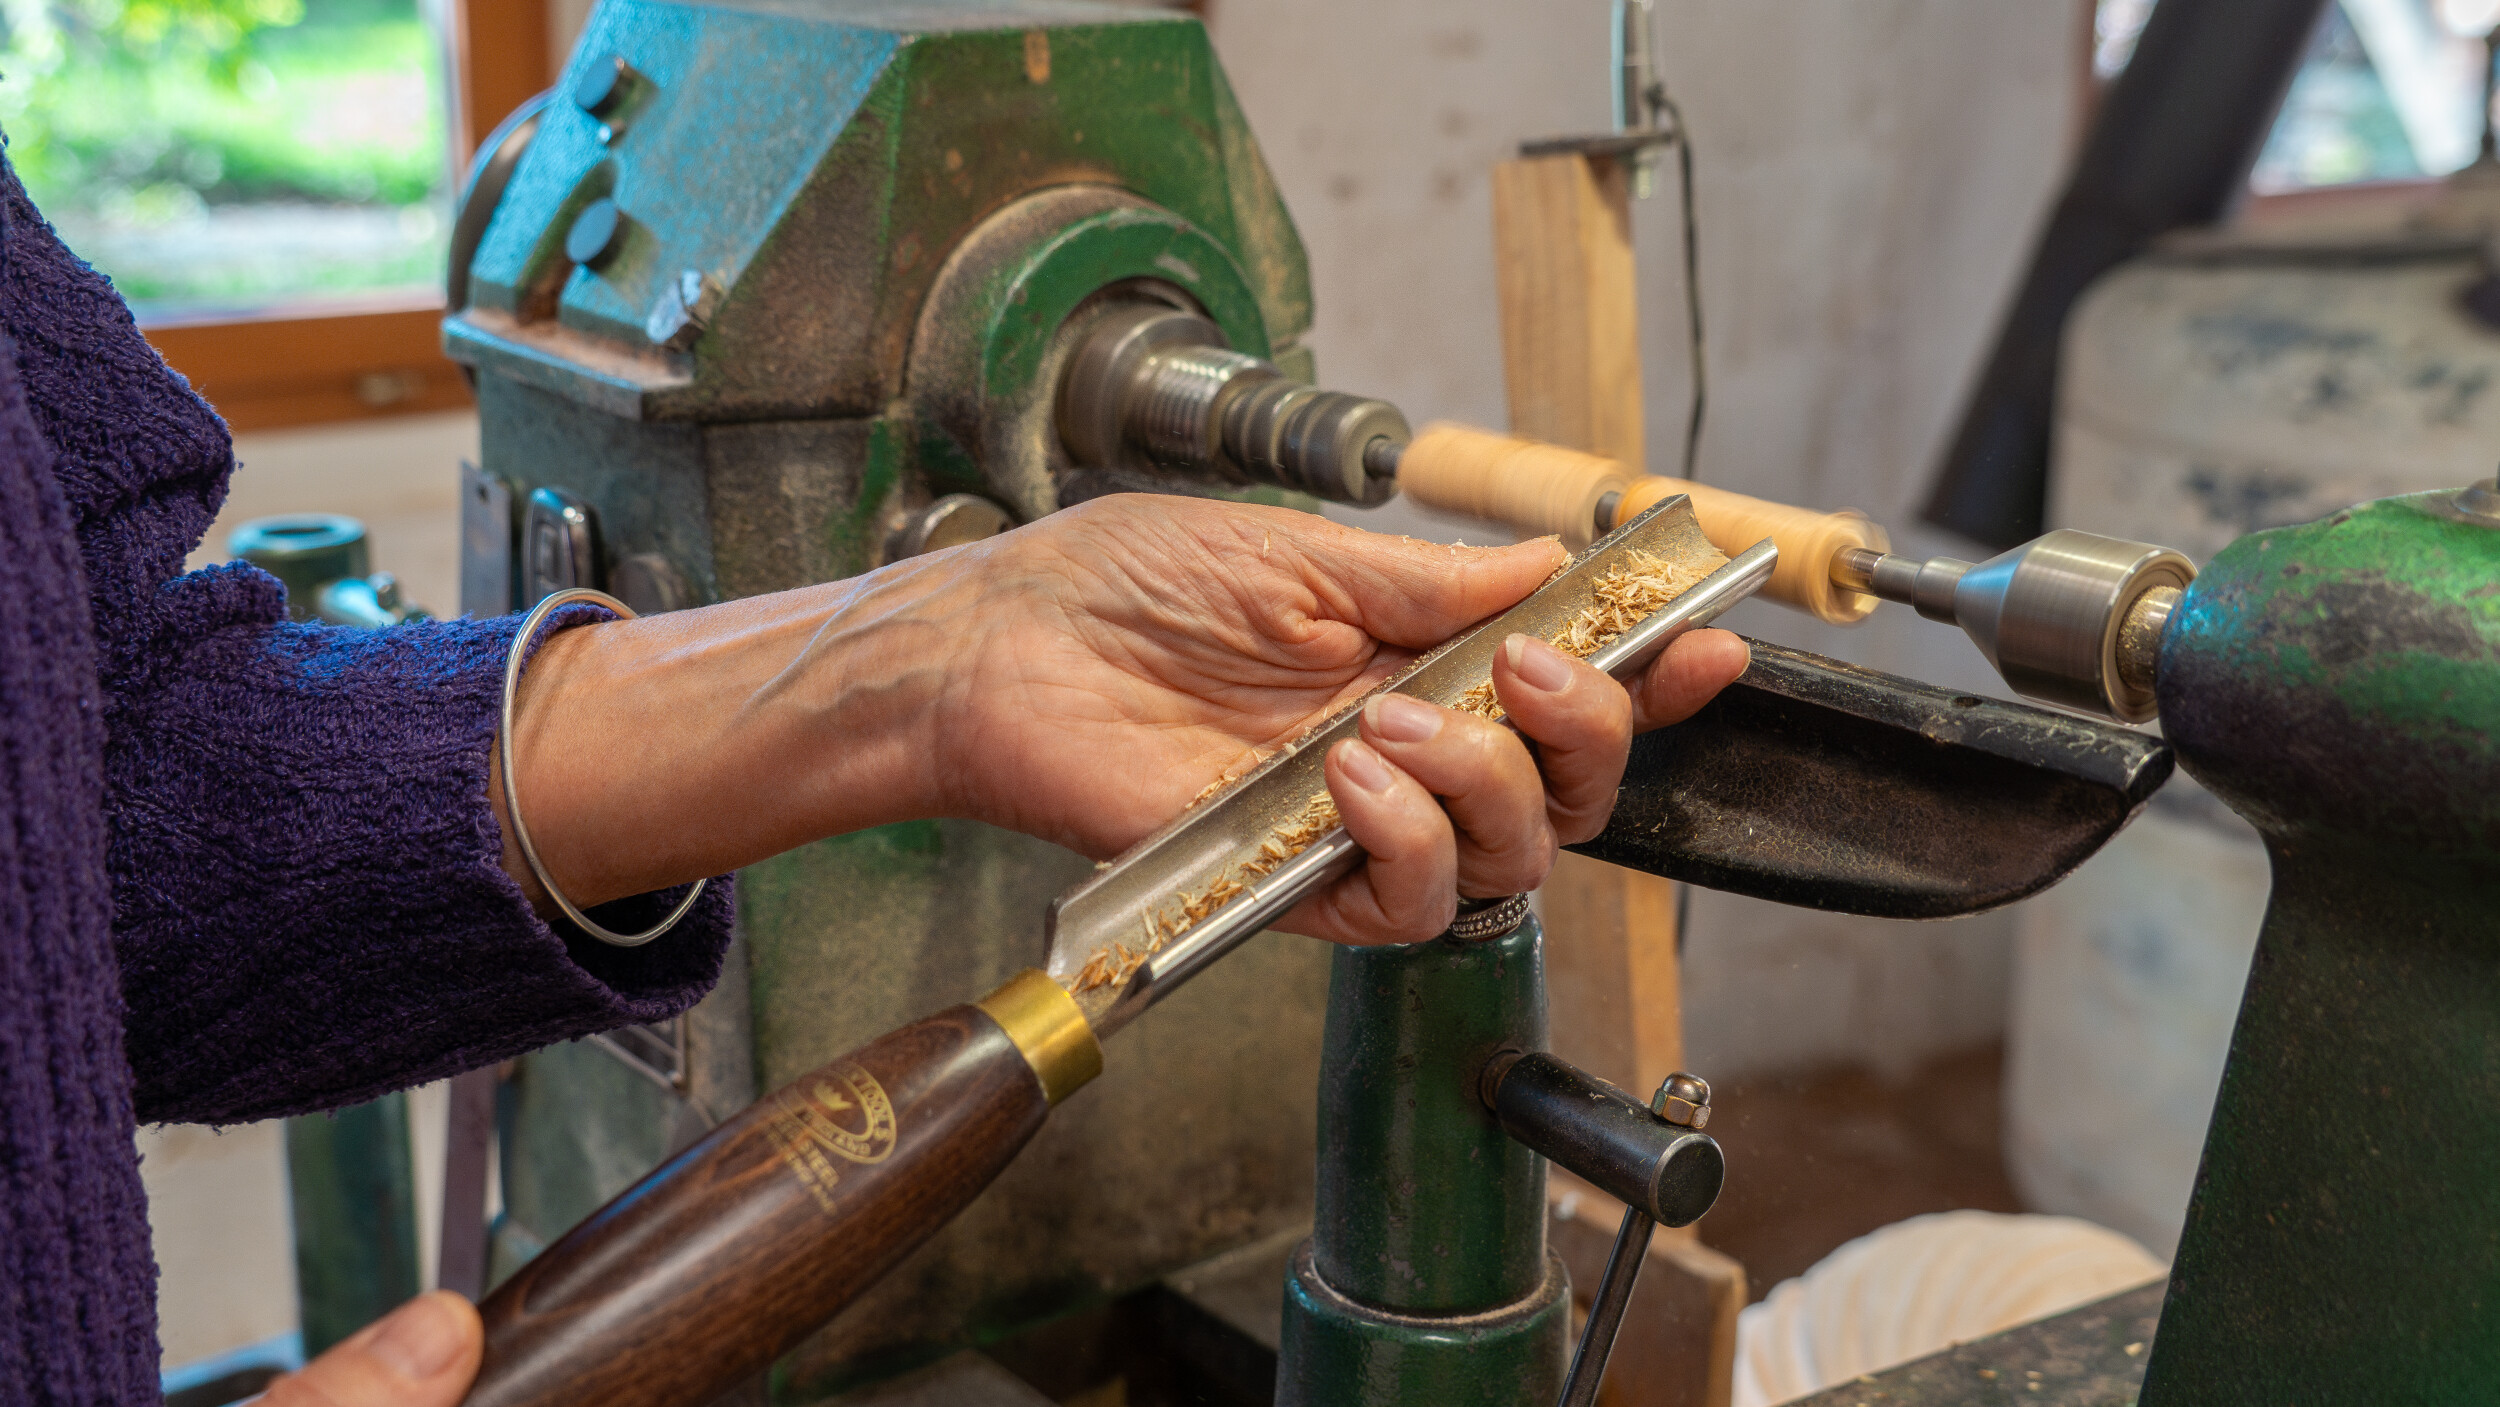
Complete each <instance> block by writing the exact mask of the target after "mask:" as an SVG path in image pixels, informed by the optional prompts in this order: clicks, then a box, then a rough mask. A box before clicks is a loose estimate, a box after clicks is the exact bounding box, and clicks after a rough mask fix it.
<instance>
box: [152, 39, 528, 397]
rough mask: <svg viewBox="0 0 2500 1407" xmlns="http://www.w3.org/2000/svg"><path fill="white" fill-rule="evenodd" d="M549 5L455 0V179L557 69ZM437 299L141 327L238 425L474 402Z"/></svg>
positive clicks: (451, 56) (451, 60) (451, 51)
mask: <svg viewBox="0 0 2500 1407" xmlns="http://www.w3.org/2000/svg"><path fill="white" fill-rule="evenodd" d="M549 6H550V0H453V3H452V4H450V5H449V6H447V7H446V9H447V12H448V22H449V24H450V26H451V33H450V35H449V43H448V45H447V46H446V52H447V55H448V66H449V68H450V70H451V73H450V78H451V91H452V93H453V95H454V97H453V102H452V112H451V124H450V126H451V132H452V150H453V153H454V161H453V168H454V169H453V180H454V182H455V185H456V183H457V182H458V181H459V180H461V179H462V178H463V177H464V176H465V174H466V173H465V167H466V164H467V161H468V158H469V154H470V153H472V152H474V151H476V150H477V144H478V143H479V142H480V141H482V140H484V139H485V136H486V134H487V133H489V132H491V131H493V130H494V129H495V124H496V123H498V122H501V121H502V120H503V119H504V116H505V115H506V114H507V113H510V112H511V111H512V110H513V109H514V108H517V107H519V106H520V105H521V104H522V103H523V102H524V101H526V100H527V99H528V98H529V97H530V96H531V95H533V94H535V93H538V92H540V91H541V90H543V89H544V88H546V86H547V84H548V83H549V82H550V81H551V77H552V75H553V73H554V71H555V65H554V55H553V54H552V52H551V49H552V38H551V35H550V32H549ZM442 321H443V305H442V299H441V297H440V295H439V294H438V295H436V296H433V297H422V298H417V299H407V298H401V299H396V300H381V301H371V302H364V303H349V304H339V303H324V304H321V305H319V306H318V307H317V308H309V309H294V310H290V309H288V308H286V307H284V306H280V307H274V308H271V309H270V310H269V311H268V312H267V313H265V314H263V315H259V316H254V317H249V318H242V319H225V320H218V321H200V322H182V321H168V322H162V323H148V324H145V325H143V326H142V328H141V331H142V332H144V333H145V334H146V336H147V339H148V341H149V342H151V343H153V344H154V345H155V347H156V349H157V352H158V353H159V354H160V355H162V356H163V357H164V358H165V360H166V362H167V363H168V364H169V365H171V366H172V367H173V368H174V370H176V371H179V372H181V373H182V374H183V375H184V376H185V377H187V378H189V379H190V382H191V384H192V385H193V386H194V387H196V388H198V390H199V392H200V394H202V395H203V396H206V397H207V398H208V402H209V404H210V405H213V406H215V407H216V408H217V411H218V413H219V414H221V415H223V416H224V417H225V418H226V423H227V424H228V425H229V426H231V427H233V428H234V429H235V430H237V431H249V430H274V429H282V428H285V427H289V426H299V425H322V424H331V423H335V422H339V421H348V420H369V419H375V418H379V417H383V416H395V415H412V414H420V413H423V412H427V411H444V410H458V409H462V408H464V407H466V406H468V405H470V404H471V399H470V395H469V385H468V381H467V380H466V378H464V377H463V376H462V375H461V374H460V368H459V367H457V366H455V365H453V364H452V363H451V361H449V360H448V359H447V358H445V357H444V356H443V352H442Z"/></svg>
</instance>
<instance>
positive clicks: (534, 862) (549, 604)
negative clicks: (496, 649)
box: [495, 586, 711, 948]
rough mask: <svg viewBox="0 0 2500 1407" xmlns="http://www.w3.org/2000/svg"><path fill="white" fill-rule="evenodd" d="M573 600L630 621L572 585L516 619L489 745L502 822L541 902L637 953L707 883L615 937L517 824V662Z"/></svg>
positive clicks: (597, 594) (626, 612) (607, 601)
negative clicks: (543, 893) (568, 891)
mask: <svg viewBox="0 0 2500 1407" xmlns="http://www.w3.org/2000/svg"><path fill="white" fill-rule="evenodd" d="M575 601H589V602H593V603H595V604H597V605H601V606H605V607H607V608H608V609H609V610H611V611H614V612H615V613H616V614H617V617H618V619H620V620H632V619H633V618H634V612H633V609H632V608H631V607H629V606H627V605H626V604H625V603H624V602H622V601H619V600H617V599H616V598H615V597H613V596H610V595H608V594H607V593H606V592H604V591H593V590H591V589H590V588H588V587H586V586H575V587H569V588H567V589H565V590H563V591H554V592H549V593H548V594H547V596H546V597H545V598H544V599H542V600H541V601H539V603H538V604H537V605H535V606H532V607H531V608H530V613H529V614H528V615H527V616H524V617H522V619H521V628H520V629H519V630H517V631H515V632H513V636H512V649H511V650H510V651H509V652H507V653H506V654H505V655H504V661H503V729H502V731H501V732H500V733H498V734H497V735H496V742H495V746H496V748H497V749H498V750H499V751H500V753H501V756H502V758H503V809H504V818H505V821H506V823H507V824H509V825H510V826H511V827H512V838H513V839H515V840H517V841H519V842H521V858H522V859H524V860H527V861H528V862H529V867H530V873H531V874H534V875H536V876H538V882H539V883H540V884H541V885H544V886H545V887H546V890H547V897H548V898H550V899H553V900H555V901H556V907H557V908H559V909H562V910H564V916H565V917H566V918H569V919H571V920H573V922H574V924H575V925H576V926H577V927H579V928H580V929H581V930H582V931H583V932H584V933H587V934H589V935H590V936H591V937H593V938H596V939H598V940H599V941H600V942H602V943H613V944H615V945H616V946H617V947H620V948H639V947H641V946H642V945H643V944H645V943H648V942H650V941H651V940H652V939H654V938H657V937H659V936H660V935H661V934H663V933H666V932H668V931H669V930H670V929H672V928H675V927H676V926H677V921H678V920H679V919H682V918H684V917H685V916H686V915H687V913H688V912H689V911H691V910H692V909H693V908H694V901H695V900H697V899H699V898H701V897H703V886H704V885H706V884H709V883H711V881H710V880H708V879H698V880H696V881H695V882H694V888H692V889H689V890H687V891H686V897H685V899H684V901H683V902H681V903H679V904H678V906H677V908H676V909H675V911H673V912H671V913H670V914H669V916H668V917H667V918H664V919H661V920H660V921H659V922H658V923H657V924H654V925H653V926H651V927H649V928H646V929H644V930H643V931H642V932H640V933H618V932H616V931H615V930H614V929H610V928H603V927H601V926H600V925H599V924H597V923H594V922H592V921H591V917H590V915H588V914H586V913H583V912H582V911H581V910H580V909H578V908H576V907H574V904H573V901H572V900H570V899H567V898H565V897H564V891H563V890H561V889H558V888H556V882H555V880H554V878H553V877H552V876H550V875H549V874H548V873H547V867H546V866H545V865H542V864H540V863H539V862H538V847H537V846H535V845H532V844H531V843H530V828H529V827H528V826H526V825H524V824H522V821H521V791H520V783H518V782H517V781H515V780H514V779H513V766H512V696H513V694H514V693H515V692H517V690H518V688H519V685H520V682H521V661H522V660H523V659H524V658H525V657H527V656H528V654H529V648H530V641H531V640H532V639H535V638H536V637H537V635H538V628H539V627H540V626H542V625H545V624H546V623H547V617H548V616H549V615H552V614H553V613H554V612H555V610H556V608H557V607H559V606H566V605H570V604H572V603H573V602H575Z"/></svg>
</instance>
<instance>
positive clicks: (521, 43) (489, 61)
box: [451, 0, 562, 180]
mask: <svg viewBox="0 0 2500 1407" xmlns="http://www.w3.org/2000/svg"><path fill="white" fill-rule="evenodd" d="M451 52H452V60H453V65H454V69H453V71H454V72H455V73H457V74H459V75H460V78H459V82H458V83H457V85H456V91H457V92H458V93H459V95H460V100H459V102H458V103H456V104H455V105H454V106H455V109H456V111H454V113H453V114H452V120H453V122H454V124H455V128H456V133H457V135H456V136H455V137H454V138H453V147H452V149H453V150H454V151H455V152H456V153H458V156H459V160H458V162H457V163H456V164H457V166H458V168H459V170H458V175H459V178H460V179H462V180H466V179H467V177H468V170H469V159H470V157H471V156H473V155H474V154H475V153H476V151H477V146H478V143H480V142H482V141H485V140H486V134H487V133H489V132H492V131H494V130H495V124H496V123H498V122H501V121H503V120H504V118H505V117H506V116H507V115H509V114H510V113H511V112H512V110H513V109H514V108H517V107H519V106H520V105H521V104H522V103H524V102H527V101H528V100H529V99H530V98H531V97H532V96H534V95H535V94H538V93H541V92H544V91H545V90H546V88H547V85H549V84H551V83H553V82H555V79H556V69H557V67H558V65H559V64H561V62H562V56H561V55H559V54H556V53H555V52H554V51H553V46H552V44H551V43H550V40H549V37H548V23H547V3H546V0H454V3H453V5H452V12H451Z"/></svg>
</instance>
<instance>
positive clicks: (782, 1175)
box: [468, 1006, 1050, 1407]
mask: <svg viewBox="0 0 2500 1407" xmlns="http://www.w3.org/2000/svg"><path fill="white" fill-rule="evenodd" d="M1049 1112H1050V1101H1049V1100H1048V1098H1046V1097H1045V1095H1044V1093H1043V1088H1042V1081H1041V1079H1040V1077H1038V1076H1036V1075H1035V1074H1034V1070H1033V1066H1032V1065H1031V1064H1029V1063H1027V1060H1026V1058H1025V1056H1024V1055H1023V1054H1022V1053H1021V1052H1020V1051H1019V1050H1018V1049H1017V1047H1016V1045H1015V1043H1014V1042H1013V1041H1012V1040H1010V1039H1009V1037H1008V1035H1007V1033H1006V1031H1005V1030H1003V1029H1001V1028H1000V1026H999V1024H998V1023H997V1022H996V1021H995V1020H993V1019H991V1017H990V1016H989V1014H988V1013H987V1012H985V1011H983V1010H982V1009H981V1008H979V1007H975V1006H959V1007H955V1008H952V1009H951V1010H947V1011H943V1012H940V1013H938V1014H937V1015H935V1016H932V1017H930V1018H929V1019H927V1020H925V1021H921V1022H918V1023H916V1024H913V1025H910V1026H906V1027H904V1028H903V1029H901V1030H899V1031H896V1032H894V1033H893V1034H891V1035H888V1036H886V1037H884V1038H882V1039H880V1040H877V1041H875V1042H873V1043H871V1044H869V1045H867V1046H864V1047H862V1048H860V1049H859V1050H856V1051H853V1052H852V1053H851V1054H850V1055H848V1056H845V1057H844V1058H842V1059H840V1060H837V1061H835V1062H833V1063H832V1064H830V1065H827V1066H825V1067H823V1068H822V1069H819V1070H817V1071H815V1072H814V1073H813V1074H809V1075H806V1076H803V1077H801V1078H800V1079H799V1080H797V1081H796V1082H795V1083H792V1084H791V1085H789V1086H788V1087H786V1088H784V1089H782V1090H779V1091H778V1092H776V1093H774V1094H772V1095H769V1096H767V1097H766V1098H764V1099H762V1100H759V1101H757V1102H756V1104H755V1105H754V1106H753V1107H751V1108H749V1109H747V1110H746V1111H745V1112H744V1113H742V1114H740V1115H738V1116H737V1117H736V1118H734V1119H731V1120H730V1121H729V1122H728V1123H725V1124H723V1125H721V1126H720V1127H719V1128H717V1129H714V1130H713V1131H712V1132H711V1134H710V1135H709V1136H707V1137H705V1138H704V1140H703V1141H702V1142H700V1143H697V1144H696V1145H694V1146H693V1147H692V1148H689V1149H687V1150H686V1151H685V1152H683V1153H680V1154H678V1155H677V1156H676V1157H674V1158H672V1159H670V1160H669V1161H668V1162H666V1163H664V1164H662V1165H661V1166H660V1168H659V1169H658V1170H656V1171H654V1172H653V1173H651V1174H650V1175H649V1176H648V1177H645V1178H644V1179H643V1180H642V1181H640V1182H638V1183H636V1184H634V1185H633V1186H632V1187H631V1188H629V1189H627V1190H626V1191H625V1193H624V1194H623V1195H621V1196H619V1197H618V1198H617V1199H616V1200H615V1201H613V1202H610V1203H608V1204H607V1205H606V1206H605V1207H602V1208H600V1209H599V1210H598V1211H597V1212H596V1213H594V1214H593V1215H592V1216H591V1217H590V1218H589V1219H588V1220H586V1221H584V1222H583V1223H582V1224H581V1225H579V1226H576V1227H574V1228H573V1229H572V1230H571V1231H569V1232H566V1233H565V1235H564V1237H563V1239H561V1240H559V1241H557V1242H556V1243H555V1244H554V1245H552V1246H549V1247H548V1248H547V1249H546V1250H545V1251H544V1252H542V1253H540V1255H539V1256H538V1258H537V1259H535V1260H533V1261H531V1262H530V1263H529V1264H528V1265H526V1266H523V1267H522V1268H521V1270H520V1272H519V1273H518V1274H516V1275H514V1276H513V1277H512V1278H511V1279H510V1280H508V1281H506V1282H504V1284H503V1285H502V1287H500V1288H499V1289H497V1290H496V1291H495V1293H493V1294H492V1295H489V1296H488V1297H487V1299H486V1302H485V1303H484V1304H483V1305H481V1306H479V1308H480V1310H481V1312H482V1313H483V1314H484V1315H485V1318H486V1360H485V1365H484V1367H482V1368H481V1369H480V1370H479V1372H478V1378H477V1386H476V1387H474V1388H473V1389H471V1390H470V1393H469V1398H468V1403H469V1407H525V1404H526V1407H553V1404H557V1403H564V1404H575V1403H589V1402H595V1403H599V1404H601V1407H694V1404H699V1403H703V1402H708V1401H710V1400H711V1399H713V1398H714V1397H716V1396H718V1395H719V1394H720V1393H722V1392H723V1391H725V1390H727V1389H728V1388H730V1387H732V1386H734V1385H736V1384H737V1383H738V1382H739V1381H740V1380H742V1379H744V1378H745V1377H747V1376H748V1375H749V1374H751V1373H753V1372H755V1371H756V1370H757V1369H759V1368H761V1367H763V1366H764V1365H765V1364H767V1363H770V1362H771V1361H772V1360H773V1359H775V1358H777V1357H779V1356H780V1355H781V1354H782V1353H783V1352H785V1351H786V1350H788V1349H789V1348H790V1347H791V1345H793V1344H795V1343H797V1342H798V1341H799V1339H801V1338H802V1337H804V1336H805V1335H807V1334H808V1333H809V1332H811V1331H812V1330H814V1329H815V1328H816V1327H817V1326H819V1325H821V1324H823V1323H824V1322H825V1321H826V1320H828V1319H831V1318H832V1317H833V1316H834V1314H835V1313H836V1312H837V1311H839V1310H840V1309H841V1308H842V1307H843V1306H844V1305H846V1304H849V1303H850V1302H851V1300H852V1299H854V1298H855V1297H857V1296H858V1295H859V1293H860V1292H861V1291H863V1290H865V1289H867V1288H868V1287H869V1286H870V1285H873V1284H875V1283H876V1281H877V1279H878V1277H879V1276H882V1275H884V1274H885V1273H886V1272H887V1271H888V1270H890V1269H892V1268H893V1266H894V1264H895V1262H897V1261H899V1260H901V1259H902V1258H903V1257H904V1255H905V1254H907V1253H909V1252H910V1251H911V1250H912V1248H913V1247H915V1246H918V1245H919V1244H920V1243H921V1242H922V1241H925V1240H927V1239H928V1238H929V1236H930V1234H931V1233H932V1232H935V1231H936V1230H937V1229H938V1228H939V1227H941V1226H944V1225H945V1224H946V1223H947V1221H948V1220H949V1219H950V1218H952V1217H953V1216H954V1215H955V1214H956V1213H957V1212H959V1211H961V1210H963V1208H964V1206H965V1204H966V1203H968V1202H970V1201H971V1200H972V1199H973V1198H974V1197H976V1196H978V1195H980V1192H981V1189H983V1188H985V1187H987V1186H989V1184H990V1182H991V1180H992V1179H993V1178H996V1177H997V1176H998V1174H999V1172H1000V1170H1002V1169H1004V1168H1005V1167H1006V1166H1007V1164H1008V1163H1009V1162H1011V1161H1012V1160H1013V1159H1014V1158H1015V1156H1016V1153H1017V1152H1018V1150H1020V1149H1022V1148H1023V1147H1024V1145H1025V1143H1026V1141H1027V1140H1029V1139H1031V1138H1032V1137H1033V1132H1034V1130H1036V1129H1038V1128H1040V1127H1041V1124H1042V1119H1043V1116H1044V1115H1046V1114H1048V1113H1049Z"/></svg>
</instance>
